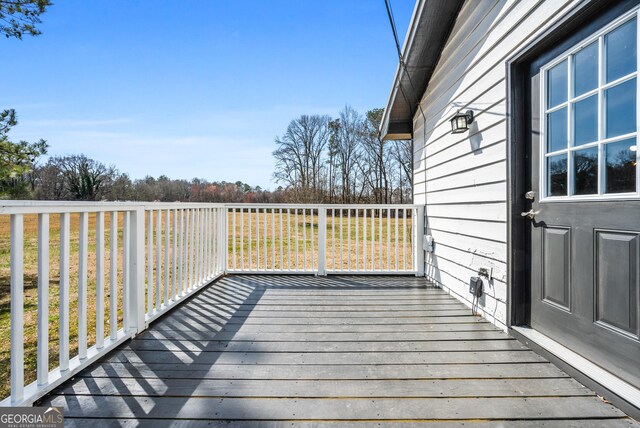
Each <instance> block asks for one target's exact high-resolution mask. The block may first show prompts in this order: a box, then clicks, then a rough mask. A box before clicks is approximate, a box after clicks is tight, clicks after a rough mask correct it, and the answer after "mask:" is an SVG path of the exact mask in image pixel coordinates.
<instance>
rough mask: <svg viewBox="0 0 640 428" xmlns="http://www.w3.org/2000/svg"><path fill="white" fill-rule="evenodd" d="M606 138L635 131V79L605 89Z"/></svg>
mask: <svg viewBox="0 0 640 428" xmlns="http://www.w3.org/2000/svg"><path fill="white" fill-rule="evenodd" d="M605 115H606V124H607V133H606V135H607V138H610V137H615V136H617V135H623V134H628V133H630V132H635V131H636V79H635V78H634V79H631V80H627V81H626V82H624V83H621V84H619V85H616V86H614V87H612V88H609V89H607V90H606V91H605Z"/></svg>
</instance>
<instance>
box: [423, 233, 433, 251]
mask: <svg viewBox="0 0 640 428" xmlns="http://www.w3.org/2000/svg"><path fill="white" fill-rule="evenodd" d="M422 249H423V250H425V251H426V252H427V253H433V236H431V235H424V239H423V240H422Z"/></svg>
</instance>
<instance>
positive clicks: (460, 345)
mask: <svg viewBox="0 0 640 428" xmlns="http://www.w3.org/2000/svg"><path fill="white" fill-rule="evenodd" d="M41 404H43V405H47V404H50V405H55V406H61V407H63V408H64V413H65V416H66V421H67V424H68V425H69V426H86V425H89V424H91V423H92V422H91V421H95V418H100V419H102V420H101V422H102V423H103V424H104V425H105V426H143V427H144V426H154V427H155V426H167V425H170V426H177V427H182V426H192V425H200V424H202V423H203V422H204V421H206V424H207V426H213V427H216V426H225V427H232V428H233V427H240V426H242V427H247V426H264V427H274V428H279V427H285V426H287V427H289V426H292V424H293V425H294V426H302V427H304V426H309V427H311V426H314V427H325V426H326V427H350V426H358V427H361V426H363V425H369V424H371V425H372V426H380V427H402V426H424V427H430V426H436V425H437V426H438V427H449V426H459V425H460V424H462V423H464V424H465V425H466V426H477V427H486V426H495V424H496V423H499V424H500V426H504V427H520V428H528V427H534V426H541V425H544V426H550V427H554V426H558V427H559V426H581V427H596V426H597V427H601V426H612V427H614V426H616V427H622V426H624V427H630V426H640V425H638V424H637V423H636V422H635V421H632V420H631V419H629V418H627V417H626V416H625V415H624V414H623V413H622V412H621V411H620V410H618V409H616V408H615V407H613V406H611V405H610V404H608V403H605V402H603V401H602V400H600V399H599V398H598V397H597V396H596V395H595V394H594V393H593V392H592V391H590V390H589V389H587V388H585V387H584V386H582V385H581V384H579V383H578V382H577V381H575V380H574V379H572V378H570V377H569V376H567V375H566V374H565V373H564V372H562V371H561V370H560V369H558V368H557V367H556V366H554V365H552V364H550V363H549V362H547V361H546V360H544V359H543V358H542V357H540V356H539V355H537V354H535V353H534V352H532V351H531V350H529V349H528V348H526V347H525V346H524V345H523V344H521V343H520V342H518V341H516V340H514V339H512V338H510V337H509V336H507V335H506V334H504V333H503V332H501V331H500V330H498V329H496V328H495V327H494V326H492V325H491V324H489V323H488V322H486V321H484V320H482V319H481V318H479V317H476V316H473V315H472V314H471V313H470V311H469V310H468V309H467V308H466V307H464V306H463V305H461V304H460V303H458V302H457V301H456V300H455V299H453V298H452V297H450V296H448V295H446V294H445V293H444V292H442V291H441V290H439V289H436V288H433V287H429V286H428V285H427V283H426V282H425V281H424V279H419V278H410V277H353V276H352V277H346V276H343V277H328V278H315V277H298V276H259V275H254V276H231V277H227V278H224V279H222V280H220V281H218V282H217V283H215V284H213V285H211V286H209V287H208V288H206V289H204V290H203V291H202V292H200V293H198V294H197V295H196V296H194V297H193V298H192V299H190V300H189V301H187V302H185V303H184V304H182V305H181V306H179V307H178V308H177V309H176V310H174V311H172V312H171V313H170V314H168V315H167V316H164V317H162V318H160V319H159V320H157V321H156V322H155V323H154V324H152V326H151V327H150V328H149V329H148V330H147V331H146V332H144V333H142V334H141V335H139V336H138V337H136V338H135V339H133V340H131V341H129V342H128V343H125V344H123V345H122V346H121V347H120V348H118V349H117V350H116V351H114V352H112V353H111V354H109V355H107V356H106V357H105V358H103V359H102V360H101V361H99V362H98V363H96V364H94V365H92V366H91V367H89V368H87V369H86V370H84V371H82V372H80V373H79V374H78V375H77V376H76V377H75V378H74V379H72V380H71V381H68V382H66V383H64V384H63V385H61V386H60V387H59V388H58V389H56V390H55V391H53V392H52V393H51V394H50V395H48V396H47V397H44V398H43V400H42V401H41ZM87 418H89V419H87ZM352 424H355V425H352Z"/></svg>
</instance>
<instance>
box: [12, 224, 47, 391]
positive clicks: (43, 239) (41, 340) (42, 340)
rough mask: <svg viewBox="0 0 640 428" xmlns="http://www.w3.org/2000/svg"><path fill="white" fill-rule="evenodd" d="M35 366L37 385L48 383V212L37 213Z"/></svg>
mask: <svg viewBox="0 0 640 428" xmlns="http://www.w3.org/2000/svg"><path fill="white" fill-rule="evenodd" d="M11 266H13V263H12V264H11ZM37 366H38V367H37V376H38V385H46V384H47V383H49V214H38V358H37Z"/></svg>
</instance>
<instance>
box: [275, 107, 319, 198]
mask: <svg viewBox="0 0 640 428" xmlns="http://www.w3.org/2000/svg"><path fill="white" fill-rule="evenodd" d="M328 141H329V117H328V116H320V115H312V116H307V115H302V116H300V117H299V118H297V119H294V120H292V121H291V123H290V124H289V126H288V127H287V131H286V132H285V134H284V135H283V136H282V138H280V137H276V139H275V142H276V145H277V148H276V150H275V151H274V152H273V156H274V157H275V159H276V171H275V172H274V178H275V180H276V181H277V182H279V183H282V184H284V185H285V186H287V187H289V188H293V189H299V190H300V192H298V193H299V195H298V199H300V200H304V201H306V202H313V201H317V200H318V199H319V198H321V193H322V192H321V190H322V189H321V186H320V182H321V176H322V168H324V162H323V154H324V150H325V147H326V145H327V142H328Z"/></svg>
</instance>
